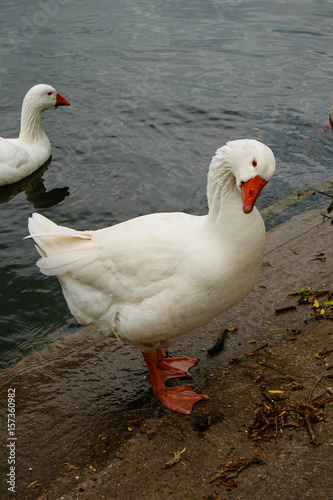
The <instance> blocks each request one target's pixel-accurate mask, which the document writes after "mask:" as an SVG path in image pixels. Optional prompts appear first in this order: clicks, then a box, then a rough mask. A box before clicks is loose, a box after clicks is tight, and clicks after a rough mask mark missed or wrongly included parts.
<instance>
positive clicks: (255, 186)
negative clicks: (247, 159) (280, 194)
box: [241, 175, 268, 214]
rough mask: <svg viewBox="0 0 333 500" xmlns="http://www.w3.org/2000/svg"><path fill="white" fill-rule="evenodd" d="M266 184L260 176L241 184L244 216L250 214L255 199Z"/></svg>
mask: <svg viewBox="0 0 333 500" xmlns="http://www.w3.org/2000/svg"><path fill="white" fill-rule="evenodd" d="M267 182H268V181H265V179H263V178H262V177H260V175H256V176H255V177H254V178H253V179H250V180H249V181H247V182H243V183H242V185H241V193H242V198H243V212H244V213H245V214H249V213H251V212H252V210H253V207H254V204H255V202H256V199H257V198H258V196H259V194H260V191H261V190H262V188H263V187H264V186H265V185H266V184H267Z"/></svg>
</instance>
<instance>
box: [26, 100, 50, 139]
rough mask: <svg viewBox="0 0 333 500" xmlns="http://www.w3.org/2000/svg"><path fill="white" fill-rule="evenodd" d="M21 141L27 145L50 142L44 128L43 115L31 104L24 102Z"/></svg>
mask: <svg viewBox="0 0 333 500" xmlns="http://www.w3.org/2000/svg"><path fill="white" fill-rule="evenodd" d="M19 138H20V140H21V141H22V142H25V143H30V144H31V143H35V142H41V141H45V139H46V140H47V141H48V138H47V136H46V134H45V132H44V130H43V128H42V113H41V111H40V110H39V109H36V107H34V106H32V105H31V103H29V102H23V105H22V112H21V129H20V136H19Z"/></svg>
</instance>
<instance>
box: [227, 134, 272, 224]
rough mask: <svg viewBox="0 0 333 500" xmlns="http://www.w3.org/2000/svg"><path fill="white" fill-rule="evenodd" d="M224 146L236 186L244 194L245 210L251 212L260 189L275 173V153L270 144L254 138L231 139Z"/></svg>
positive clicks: (247, 212)
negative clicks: (267, 144)
mask: <svg viewBox="0 0 333 500" xmlns="http://www.w3.org/2000/svg"><path fill="white" fill-rule="evenodd" d="M224 148H226V151H225V153H226V155H227V157H228V163H229V168H230V170H231V172H232V174H233V175H234V177H235V181H236V187H237V189H238V190H239V191H240V192H241V195H242V200H243V212H244V213H246V214H249V213H250V212H252V210H253V207H254V204H255V202H256V199H257V198H258V196H259V193H260V191H261V190H262V188H263V187H264V186H265V185H266V184H267V182H268V181H269V180H270V178H271V177H272V176H273V175H274V172H275V157H274V154H273V152H272V150H271V149H270V148H269V147H268V146H266V145H265V144H263V143H262V142H259V141H256V140H254V139H239V140H235V141H230V142H228V143H227V144H226V145H225V146H224Z"/></svg>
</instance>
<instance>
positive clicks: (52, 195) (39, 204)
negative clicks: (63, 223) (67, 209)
mask: <svg viewBox="0 0 333 500" xmlns="http://www.w3.org/2000/svg"><path fill="white" fill-rule="evenodd" d="M51 160H52V156H50V158H49V159H48V160H47V162H46V163H44V165H42V166H41V167H40V168H39V169H38V170H36V171H35V172H33V173H32V174H31V175H29V176H28V177H25V178H24V179H22V180H20V181H18V182H15V184H9V185H7V186H1V187H0V203H6V202H8V201H10V200H11V199H12V198H14V197H15V196H16V195H18V194H19V193H22V191H25V194H26V198H27V201H29V202H30V203H31V204H32V205H33V206H34V208H36V209H41V208H50V207H53V206H54V205H58V203H60V202H62V201H63V200H64V199H65V198H66V196H68V195H69V188H68V186H66V187H62V188H54V189H51V191H46V188H45V186H44V179H43V175H44V173H45V172H46V170H47V169H48V166H49V165H50V163H51Z"/></svg>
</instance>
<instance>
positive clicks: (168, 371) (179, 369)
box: [156, 349, 199, 379]
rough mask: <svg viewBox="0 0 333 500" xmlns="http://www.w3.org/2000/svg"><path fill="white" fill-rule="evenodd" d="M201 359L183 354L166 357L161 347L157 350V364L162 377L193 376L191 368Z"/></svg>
mask: <svg viewBox="0 0 333 500" xmlns="http://www.w3.org/2000/svg"><path fill="white" fill-rule="evenodd" d="M198 361H199V359H194V358H188V357H187V356H182V357H180V358H165V357H163V354H162V351H161V349H157V351H156V365H157V370H158V373H159V374H160V376H161V378H162V379H169V378H177V377H192V375H191V374H190V373H189V371H188V370H189V368H192V366H194V365H195V364H196V363H197V362H198Z"/></svg>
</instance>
